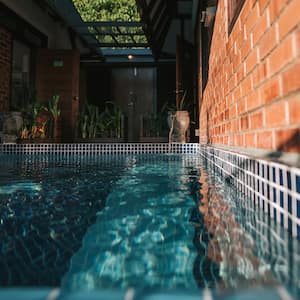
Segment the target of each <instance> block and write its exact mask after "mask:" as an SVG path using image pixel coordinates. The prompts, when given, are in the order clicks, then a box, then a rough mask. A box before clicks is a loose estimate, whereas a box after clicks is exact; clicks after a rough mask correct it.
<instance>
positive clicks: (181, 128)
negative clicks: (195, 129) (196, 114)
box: [168, 110, 190, 143]
mask: <svg viewBox="0 0 300 300" xmlns="http://www.w3.org/2000/svg"><path fill="white" fill-rule="evenodd" d="M172 122H173V132H172V137H171V139H172V140H171V142H176V143H186V142H187V134H186V133H187V130H188V129H189V126H190V116H189V112H188V111H186V110H178V111H175V112H173V113H169V115H168V124H169V127H170V129H171V128H172Z"/></svg>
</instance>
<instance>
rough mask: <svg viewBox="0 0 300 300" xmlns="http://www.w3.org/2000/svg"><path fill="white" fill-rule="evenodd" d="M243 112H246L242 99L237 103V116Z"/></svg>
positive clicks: (244, 101) (244, 102)
mask: <svg viewBox="0 0 300 300" xmlns="http://www.w3.org/2000/svg"><path fill="white" fill-rule="evenodd" d="M245 111H246V100H245V99H242V100H240V101H239V102H238V103H237V113H238V115H240V114H242V113H244V112H245Z"/></svg>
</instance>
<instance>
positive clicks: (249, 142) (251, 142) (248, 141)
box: [244, 132, 255, 148]
mask: <svg viewBox="0 0 300 300" xmlns="http://www.w3.org/2000/svg"><path fill="white" fill-rule="evenodd" d="M244 147H251V148H253V147H255V133H253V132H251V133H245V135H244Z"/></svg>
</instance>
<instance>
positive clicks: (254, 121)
mask: <svg viewBox="0 0 300 300" xmlns="http://www.w3.org/2000/svg"><path fill="white" fill-rule="evenodd" d="M249 118H250V129H259V128H262V127H263V113H262V111H260V112H256V113H254V114H252V115H250V117H249Z"/></svg>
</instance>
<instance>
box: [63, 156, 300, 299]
mask: <svg viewBox="0 0 300 300" xmlns="http://www.w3.org/2000/svg"><path fill="white" fill-rule="evenodd" d="M182 164H183V166H182V165H180V163H178V161H177V162H172V161H168V162H166V161H161V162H152V163H148V164H147V163H145V162H143V161H139V160H138V159H137V160H131V161H128V165H127V168H128V172H127V173H126V175H125V176H123V177H122V178H121V179H120V180H119V181H118V183H117V184H116V186H115V188H114V190H113V191H112V192H111V193H110V194H109V196H108V197H107V199H106V207H105V209H104V210H103V211H101V212H99V213H98V217H97V222H96V223H95V224H94V225H93V226H92V227H91V228H90V229H89V230H88V232H87V234H86V236H85V237H84V240H83V246H82V248H81V249H80V250H79V251H78V252H77V254H75V255H74V256H73V258H72V261H71V267H70V270H69V272H68V273H67V274H66V275H65V277H64V279H63V281H62V287H63V289H65V290H72V291H74V290H75V291H76V290H86V289H87V290H90V289H100V288H120V287H122V288H124V289H125V288H128V287H136V288H145V287H147V288H148V287H151V288H157V287H158V288H164V289H171V288H172V289H173V288H189V289H191V288H196V287H197V286H198V287H217V288H223V287H226V288H242V287H249V286H257V285H274V284H278V283H280V284H284V285H286V286H287V287H289V288H290V287H292V289H294V290H296V292H295V293H297V291H298V290H299V286H300V283H299V279H298V278H299V270H300V259H299V257H300V255H299V242H297V241H296V240H293V239H291V237H290V236H289V235H288V234H287V232H286V231H284V230H282V229H281V228H280V227H279V226H276V225H274V224H273V223H272V222H270V221H269V220H268V218H267V217H266V215H265V214H264V213H262V212H261V210H260V209H257V208H255V206H254V204H253V202H251V200H249V199H246V198H244V196H243V195H241V194H239V193H238V192H237V191H236V190H235V189H234V188H232V187H230V186H228V185H227V184H226V183H225V181H224V180H223V179H222V178H220V177H218V176H215V175H212V173H211V171H210V170H208V169H207V168H206V167H205V166H204V163H203V162H201V161H199V159H196V158H195V159H194V160H193V159H191V158H190V161H189V162H187V163H184V158H182Z"/></svg>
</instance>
